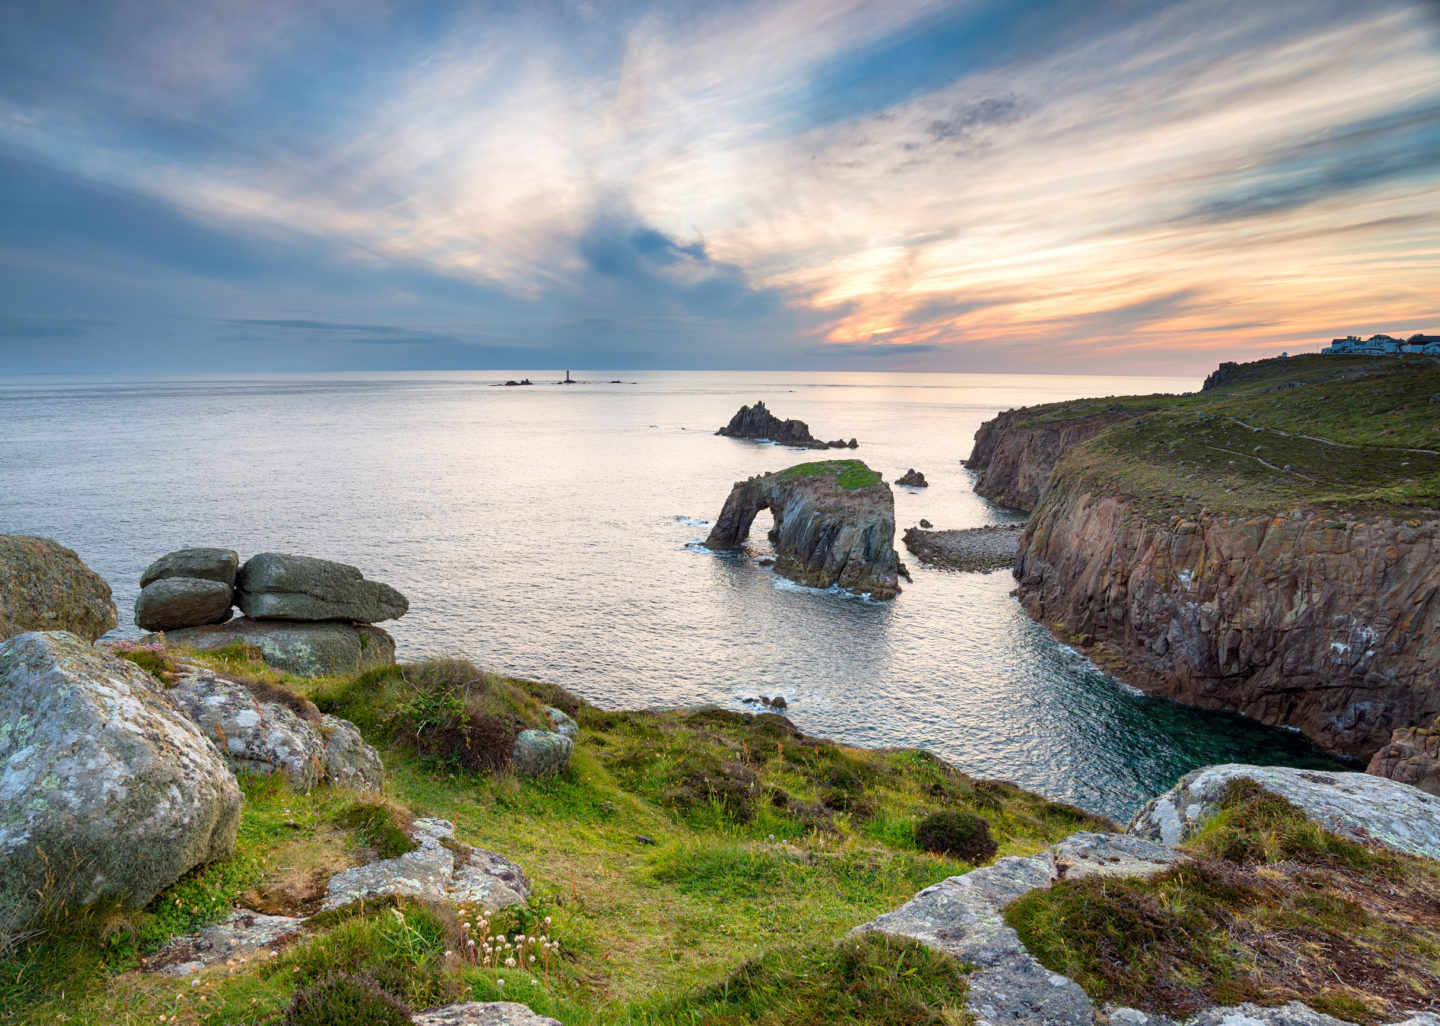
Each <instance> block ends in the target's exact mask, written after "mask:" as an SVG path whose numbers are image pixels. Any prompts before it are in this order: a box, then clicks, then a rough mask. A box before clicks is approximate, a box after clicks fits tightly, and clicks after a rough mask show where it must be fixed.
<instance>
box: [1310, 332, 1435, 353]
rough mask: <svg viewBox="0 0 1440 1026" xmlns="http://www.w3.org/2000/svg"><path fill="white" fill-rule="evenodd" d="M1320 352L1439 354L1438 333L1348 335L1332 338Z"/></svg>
mask: <svg viewBox="0 0 1440 1026" xmlns="http://www.w3.org/2000/svg"><path fill="white" fill-rule="evenodd" d="M1320 352H1322V353H1327V354H1343V355H1346V356H1407V355H1411V356H1413V355H1421V354H1423V355H1426V356H1440V335H1411V336H1410V337H1409V338H1393V337H1391V336H1390V335H1371V336H1370V337H1369V338H1361V337H1360V336H1359V335H1349V336H1347V337H1345V338H1337V339H1335V340H1333V341H1332V342H1331V343H1330V344H1329V345H1328V346H1326V347H1325V348H1324V349H1322V350H1320Z"/></svg>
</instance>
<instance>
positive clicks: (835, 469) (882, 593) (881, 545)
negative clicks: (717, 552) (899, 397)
mask: <svg viewBox="0 0 1440 1026" xmlns="http://www.w3.org/2000/svg"><path fill="white" fill-rule="evenodd" d="M817 468H818V469H817ZM856 468H858V471H857V469H856ZM847 473H849V474H852V475H857V476H858V475H859V474H863V475H865V476H867V477H868V476H869V475H871V473H872V472H871V471H870V469H869V468H868V467H866V466H865V464H863V463H861V462H859V461H858V460H834V461H830V462H828V463H807V464H801V465H800V466H799V467H792V468H790V469H789V470H782V471H777V472H776V473H773V474H765V475H763V476H761V477H752V478H750V479H749V480H748V481H739V482H737V483H736V484H735V487H734V488H732V489H731V491H730V496H729V497H728V498H727V499H726V500H725V507H724V508H723V509H722V510H721V511H720V517H719V519H717V520H716V522H715V526H714V527H713V528H712V529H711V531H710V536H709V537H708V538H706V540H705V547H706V548H710V549H732V548H736V547H738V546H739V545H740V543H741V542H742V541H744V540H745V538H746V536H747V535H749V533H750V525H751V524H752V523H753V522H754V520H755V515H756V514H757V513H759V512H760V510H762V509H769V510H770V512H771V514H772V515H773V516H774V518H775V527H774V529H773V530H771V532H770V540H771V541H772V542H773V543H774V545H775V557H776V563H775V569H776V570H777V571H778V572H779V573H781V574H784V575H785V576H786V577H788V578H790V579H791V580H793V581H798V582H799V583H801V584H806V585H810V586H811V587H816V588H828V587H831V586H835V585H838V586H839V587H841V588H850V589H852V590H854V591H857V592H866V593H868V594H869V595H870V596H871V597H872V598H876V599H891V598H894V597H895V596H896V595H897V594H899V592H900V584H899V563H900V557H899V556H898V555H897V554H896V552H895V497H894V495H892V494H891V492H890V486H889V485H887V484H885V482H884V481H881V480H879V478H878V475H874V477H875V483H873V484H869V485H866V486H864V487H858V488H845V487H842V485H841V479H842V476H843V475H845V474H847Z"/></svg>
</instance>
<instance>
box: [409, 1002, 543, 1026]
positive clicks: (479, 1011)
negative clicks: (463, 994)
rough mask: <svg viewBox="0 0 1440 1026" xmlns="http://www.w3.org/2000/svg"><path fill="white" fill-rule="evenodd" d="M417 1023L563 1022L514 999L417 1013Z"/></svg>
mask: <svg viewBox="0 0 1440 1026" xmlns="http://www.w3.org/2000/svg"><path fill="white" fill-rule="evenodd" d="M415 1026H561V1023H560V1021H559V1020H558V1019H552V1018H550V1017H549V1016H548V1015H540V1014H538V1013H536V1012H532V1011H530V1009H529V1008H528V1007H527V1006H525V1005H521V1004H517V1003H516V1002H514V1001H466V1002H464V1003H463V1004H459V1005H446V1006H445V1007H444V1008H432V1009H430V1010H429V1011H428V1012H417V1013H416V1014H415Z"/></svg>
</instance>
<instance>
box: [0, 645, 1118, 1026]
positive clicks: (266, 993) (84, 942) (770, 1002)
mask: <svg viewBox="0 0 1440 1026" xmlns="http://www.w3.org/2000/svg"><path fill="white" fill-rule="evenodd" d="M197 658H200V659H202V660H203V659H205V658H206V657H205V656H204V655H203V654H201V655H199V656H197ZM220 661H226V662H227V663H228V665H227V667H226V668H227V669H228V670H229V671H231V672H234V673H241V674H244V673H251V674H254V675H257V676H264V673H263V672H262V669H261V668H260V667H259V666H256V665H253V664H252V663H250V662H249V661H247V660H246V659H245V658H244V657H243V656H242V655H241V654H237V653H230V654H225V655H221V656H220V657H218V659H217V660H216V662H217V664H218V663H219V662H220ZM434 677H440V678H443V679H453V675H451V671H448V670H447V671H445V673H441V672H440V671H439V670H437V669H436V668H435V667H433V666H430V665H429V664H419V665H417V666H408V667H403V668H401V669H398V670H394V671H390V672H388V673H386V672H380V671H372V672H371V673H369V674H365V675H361V676H360V677H357V678H334V679H319V680H316V681H301V680H298V679H295V678H292V677H289V676H288V675H284V674H273V675H272V678H271V679H272V682H273V683H275V684H277V685H278V686H283V687H286V688H289V689H291V690H294V691H296V692H297V693H298V694H301V695H303V696H305V697H307V698H308V699H310V700H312V701H314V702H315V703H316V704H317V705H318V706H319V707H320V708H321V709H322V710H324V711H325V712H330V713H335V714H338V715H344V716H347V717H348V718H351V719H354V720H355V721H356V722H357V723H359V724H360V725H361V727H362V730H363V731H364V732H365V734H366V736H367V737H368V738H369V739H370V740H372V742H374V743H376V744H378V745H379V746H381V749H382V754H383V756H384V758H385V762H386V766H387V769H388V775H389V779H388V783H387V788H386V792H385V794H384V795H383V799H384V801H383V803H372V802H370V801H369V800H368V799H364V798H362V797H360V796H357V795H355V794H354V793H351V792H345V791H338V790H331V789H330V788H316V789H315V790H313V791H311V792H309V793H299V792H295V791H293V790H291V789H290V788H289V787H288V786H286V785H285V784H284V781H283V777H281V776H279V775H276V776H273V777H267V778H247V779H246V780H245V781H244V788H245V792H246V803H245V808H244V812H243V816H242V822H241V832H240V840H239V843H238V845H237V849H236V852H235V855H234V856H233V857H232V858H230V859H227V860H224V861H221V862H217V863H213V864H211V865H210V866H208V867H205V868H204V869H203V870H202V871H200V872H198V873H196V874H193V875H192V877H189V878H187V879H186V880H183V881H181V882H180V883H177V884H176V885H175V886H174V887H172V888H171V889H169V890H168V891H166V892H165V893H163V894H161V895H160V896H159V897H157V898H156V899H155V900H154V901H153V902H152V903H151V904H150V906H149V907H148V908H147V909H145V910H143V911H142V912H140V913H138V914H137V913H130V914H129V917H128V918H127V919H125V920H124V922H123V923H122V924H121V925H120V926H119V927H117V926H116V925H115V924H110V931H111V932H110V938H111V939H109V940H108V943H106V944H104V945H103V946H102V943H101V941H100V939H99V938H100V937H101V934H102V932H103V928H104V927H105V925H106V924H104V923H100V922H98V921H97V922H95V923H94V924H92V926H93V928H88V929H83V930H82V929H67V930H61V931H57V932H55V933H52V934H50V935H49V936H46V937H40V938H31V939H30V940H28V941H22V942H21V943H20V944H19V945H18V946H17V947H16V948H15V949H14V950H12V951H10V952H9V953H8V954H5V955H0V1022H4V1023H10V1022H15V1023H37V1024H38V1023H51V1022H58V1021H66V1022H70V1023H76V1024H87V1026H88V1024H97V1026H98V1024H100V1023H105V1024H111V1023H141V1022H145V1023H153V1022H156V1021H158V1017H159V1016H161V1015H165V1016H167V1017H168V1016H178V1018H177V1019H174V1020H171V1019H169V1018H167V1020H166V1021H167V1022H171V1021H173V1022H179V1023H188V1024H198V1023H215V1024H219V1023H245V1024H256V1026H258V1024H261V1023H265V1022H267V1021H270V1020H272V1019H273V1018H274V1017H276V1016H279V1015H281V1014H283V1013H284V1012H285V1010H286V1009H288V1008H289V1007H290V1005H291V1003H292V1001H293V998H294V994H295V992H296V990H297V989H298V988H302V987H305V986H308V985H312V984H315V983H317V982H318V981H319V980H321V979H322V978H324V977H325V976H326V974H328V973H333V972H337V971H339V972H348V973H356V974H363V975H368V976H370V977H373V978H374V979H376V980H377V982H378V984H379V985H380V986H381V987H383V988H384V989H385V990H387V991H389V992H391V993H394V994H395V996H396V997H397V998H399V999H400V1000H402V1001H404V1002H405V1003H407V1004H408V1005H410V1006H411V1007H414V1008H417V1009H418V1008H424V1007H428V1006H430V1005H433V1004H436V1003H440V1002H442V1001H449V1000H456V999H462V998H465V997H468V998H472V999H474V1000H501V999H509V1000H520V1001H523V1002H525V1003H526V1004H529V1005H530V1006H531V1007H532V1008H534V1009H535V1010H536V1011H538V1012H541V1013H542V1014H547V1015H552V1016H554V1017H555V1018H558V1019H560V1020H561V1021H562V1022H564V1023H566V1024H567V1026H592V1024H594V1026H598V1024H646V1026H669V1024H676V1026H678V1024H682V1023H684V1024H696V1023H712V1024H722V1023H730V1022H747V1021H756V1022H764V1023H777V1024H778V1023H800V1022H807V1021H820V1020H826V1019H833V1020H834V1021H836V1022H865V1023H875V1024H883V1023H897V1024H898V1023H902V1022H937V1023H938V1022H960V1021H962V1020H961V1018H960V1014H961V1013H960V1012H959V1008H960V1006H961V1005H962V1004H963V991H964V979H963V975H964V974H963V972H961V967H957V966H955V965H953V964H952V963H950V962H949V961H948V960H941V959H937V958H936V957H934V956H931V955H929V954H928V953H927V952H925V951H923V950H922V949H918V948H915V947H914V946H913V945H908V944H899V943H896V942H891V941H886V940H884V939H882V938H870V939H866V940H864V941H862V942H858V943H852V942H848V941H846V940H845V935H846V934H847V932H848V931H849V930H850V929H851V928H852V927H854V926H855V925H857V924H859V923H862V922H865V921H867V920H869V919H872V918H874V916H876V915H877V914H879V913H881V912H884V911H887V910H889V909H891V908H893V907H895V906H896V905H899V904H901V903H902V902H904V901H906V900H908V899H909V898H910V897H912V896H913V895H914V893H915V892H916V891H917V890H920V889H921V888H923V887H925V886H928V885H929V884H932V883H935V882H937V881H939V880H941V879H944V878H945V877H947V876H952V875H954V874H956V873H961V872H964V871H966V870H967V869H969V868H971V864H970V863H966V862H963V861H960V860H957V859H954V858H949V857H944V856H937V855H932V854H929V853H926V852H923V851H921V850H920V849H919V848H918V847H917V846H916V843H915V836H914V829H915V825H916V823H917V822H918V821H919V820H920V819H922V818H923V817H924V816H926V815H928V814H930V813H933V812H936V811H940V810H942V809H954V810H964V811H969V812H973V813H975V814H977V815H979V816H981V817H983V818H984V819H985V820H986V822H987V823H988V825H989V828H990V831H991V833H992V835H993V836H994V838H995V840H996V842H997V843H998V845H999V854H1002V855H1004V854H1029V853H1033V852H1035V851H1038V850H1040V849H1041V848H1043V847H1044V846H1045V845H1047V844H1049V843H1052V842H1054V841H1055V840H1058V839H1059V838H1061V837H1063V836H1065V835H1067V834H1069V833H1071V832H1073V831H1074V830H1076V829H1096V828H1098V827H1103V826H1104V822H1103V821H1101V820H1098V819H1097V818H1096V817H1093V816H1090V815H1088V814H1085V813H1083V812H1081V811H1079V810H1077V809H1074V808H1072V807H1070V806H1066V805H1062V804H1059V803H1054V802H1049V801H1046V800H1045V799H1043V798H1040V797H1038V796H1036V795H1032V794H1028V793H1027V792H1024V791H1022V790H1020V789H1019V788H1016V787H1013V786H1012V785H1008V784H998V783H988V782H984V781H976V780H973V779H971V778H969V777H967V776H965V775H964V774H962V773H959V772H958V771H956V770H954V769H953V768H951V767H949V766H948V765H946V764H945V763H944V762H942V761H940V760H939V759H936V758H934V757H932V756H929V755H927V754H926V753H924V752H920V751H915V750H879V751H867V750H859V749H851V748H845V747H843V746H840V745H835V744H832V743H829V742H825V741H819V740H816V739H813V738H807V737H804V736H801V735H800V734H799V733H798V732H797V731H796V730H795V729H794V728H793V726H791V725H790V724H789V723H788V721H786V720H784V719H783V718H782V717H779V716H777V715H774V714H760V715H750V714H741V713H734V712H727V711H723V710H715V709H709V710H697V711H692V712H681V711H676V712H609V711H604V710H600V709H597V708H595V707H593V706H590V705H587V704H585V703H583V702H581V701H580V700H578V699H576V698H575V697H574V696H571V695H568V694H566V693H564V692H562V691H560V690H558V689H555V688H554V687H553V686H546V685H538V684H529V683H526V682H521V681H513V680H508V679H504V678H498V677H490V678H487V679H486V682H485V683H486V687H487V689H490V690H487V694H493V695H494V696H495V697H494V699H493V700H494V701H496V702H499V703H501V705H500V706H499V707H498V711H506V710H509V711H511V712H513V713H514V714H515V715H529V716H533V715H536V714H537V710H538V711H539V712H541V713H543V707H542V704H551V705H555V706H557V707H559V708H563V709H566V711H568V712H571V713H572V714H573V715H575V717H576V719H577V720H578V721H579V723H580V727H581V734H580V741H579V746H578V748H577V751H576V754H575V757H574V759H573V761H572V765H571V768H570V770H569V772H568V773H566V774H564V775H562V776H560V777H556V778H551V779H542V780H535V779H521V778H517V777H515V776H512V775H511V774H509V773H505V772H473V771H470V770H466V769H464V768H463V767H461V766H458V765H456V764H454V763H450V762H446V761H445V760H441V759H436V758H433V757H430V756H428V755H426V754H424V753H423V752H422V751H420V750H419V749H418V748H417V746H416V745H415V744H414V743H413V740H412V737H411V736H410V735H407V734H406V732H405V731H404V730H400V729H397V724H398V723H399V722H400V717H399V716H398V715H397V714H396V713H395V711H394V709H395V706H393V705H392V704H391V703H394V702H398V701H400V700H409V699H413V698H414V697H415V696H416V694H419V693H423V694H428V693H429V692H428V690H427V688H426V687H424V686H422V684H421V682H423V681H425V680H430V679H432V678H434ZM489 708H492V709H497V707H489ZM405 715H409V714H408V713H407V714H405ZM357 805H359V806H361V807H362V808H361V811H356V807H357ZM370 805H380V806H382V807H383V809H384V811H383V812H382V811H380V810H378V809H372V808H365V807H366V806H370ZM407 812H408V814H410V815H434V816H441V817H444V818H446V819H450V820H452V821H454V822H455V823H456V826H457V836H458V837H459V838H460V839H461V840H462V841H465V842H467V843H471V844H475V845H477V846H479V847H482V848H488V849H492V850H495V851H498V852H501V853H503V854H505V855H507V856H509V857H511V858H513V859H515V860H516V861H517V862H519V863H520V864H521V866H523V867H524V869H525V871H526V873H527V875H528V876H529V877H530V879H531V881H532V883H533V885H534V894H533V895H532V898H531V901H530V902H529V903H528V904H527V905H525V906H522V907H518V908H515V909H511V910H507V911H506V912H505V913H503V914H501V915H497V916H493V917H490V919H489V920H488V921H487V922H486V925H485V929H486V930H487V931H489V933H490V934H491V935H492V936H493V935H498V934H505V935H507V936H509V937H513V935H514V934H515V933H523V934H526V935H536V934H540V933H544V934H546V936H547V938H550V939H554V940H557V941H558V942H559V943H560V948H559V950H558V951H556V952H554V953H553V957H551V958H550V959H549V963H548V965H546V964H545V963H544V962H537V963H536V967H537V969H539V970H540V971H537V972H533V973H521V972H518V971H516V968H515V967H512V968H510V969H506V968H505V967H504V966H503V965H502V966H501V967H499V968H496V967H494V966H487V965H480V964H477V963H476V962H475V961H472V960H470V959H469V958H467V957H466V955H465V953H466V951H467V950H468V949H467V948H466V947H464V946H463V941H464V937H465V936H466V935H467V931H465V930H464V928H463V924H464V922H467V921H468V922H470V923H471V924H472V930H471V931H469V933H470V934H471V935H473V933H474V931H477V930H479V929H480V923H481V920H479V919H478V918H476V916H475V915H471V914H470V913H471V912H472V911H477V912H478V910H464V909H461V910H459V911H458V912H456V911H454V910H445V909H434V908H429V907H427V906H420V905H415V904H413V903H403V902H395V903H391V905H390V906H387V905H386V904H385V903H374V902H371V903H367V904H366V906H365V909H364V912H363V914H361V913H360V912H359V911H358V910H357V909H353V908H352V909H350V910H340V911H338V912H327V913H323V914H320V915H318V916H316V917H315V918H314V919H312V920H311V921H310V923H309V925H308V929H307V931H306V933H305V934H304V935H303V936H302V938H300V939H298V940H297V941H295V942H294V943H292V944H290V945H289V946H287V947H284V948H283V949H281V950H280V953H279V954H278V955H277V956H276V957H274V958H269V959H260V960H252V961H251V962H250V963H249V964H246V965H236V966H235V967H233V969H234V971H231V970H230V969H229V968H227V967H224V966H221V967H217V968H214V969H211V970H208V971H206V972H205V973H203V974H201V976H200V977H199V980H200V982H199V984H198V985H197V986H194V987H192V986H191V985H190V983H189V981H176V980H175V979H173V978H170V977H167V976H164V975H161V974H158V973H151V972H146V971H143V966H142V965H141V960H142V959H149V958H151V957H153V955H154V953H155V952H156V951H157V950H158V949H159V947H160V946H161V945H162V944H163V943H164V941H165V940H166V939H167V938H168V937H170V936H173V935H176V934H179V933H184V932H187V931H189V930H192V929H194V928H196V927H197V926H198V925H201V924H204V923H208V922H214V921H217V920H219V919H221V918H223V917H224V915H225V914H227V913H228V911H229V910H230V908H231V907H232V906H233V905H234V904H236V903H237V902H240V901H241V900H242V899H243V901H244V902H245V903H246V904H247V905H248V906H249V907H254V906H255V905H256V904H257V903H258V902H259V901H261V900H264V901H269V902H272V903H273V904H272V907H271V908H262V909H261V911H286V910H289V911H304V912H313V911H315V910H316V909H317V908H318V904H319V897H320V896H321V895H323V891H322V892H320V893H317V892H316V891H315V888H316V887H317V886H318V885H323V881H324V879H325V878H326V877H328V875H329V874H330V873H333V872H335V871H337V870H338V869H340V868H344V867H345V866H347V865H351V864H355V863H356V861H357V860H358V859H360V858H363V857H365V855H366V851H365V849H373V848H376V847H379V846H380V844H381V843H383V836H384V835H385V834H388V833H389V828H390V827H394V828H395V829H396V830H398V831H399V832H400V833H401V834H403V832H404V818H405V815H406V813H407ZM387 824H388V825H387ZM642 837H643V838H645V839H647V840H648V841H653V842H654V843H647V840H642V839H641V838H642ZM393 839H394V838H393V837H392V840H393ZM377 842H380V843H377ZM177 902H178V903H177ZM397 912H398V913H400V915H401V916H403V923H402V922H401V920H400V919H397V918H396V915H395V913H397ZM447 917H453V919H452V918H447ZM457 931H458V932H457ZM446 952H449V954H448V955H447V954H446ZM257 962H258V963H259V964H257ZM502 980H503V981H504V982H503V983H501V981H502ZM532 980H533V981H534V982H533V983H532V982H531V981H532ZM201 998H204V1000H203V1001H202V1000H201ZM747 1017H748V1018H747Z"/></svg>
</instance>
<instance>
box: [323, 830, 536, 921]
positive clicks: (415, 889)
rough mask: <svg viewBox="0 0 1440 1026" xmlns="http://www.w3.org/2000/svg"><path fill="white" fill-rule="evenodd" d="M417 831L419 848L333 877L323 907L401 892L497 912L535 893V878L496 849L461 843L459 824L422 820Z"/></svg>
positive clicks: (333, 906)
mask: <svg viewBox="0 0 1440 1026" xmlns="http://www.w3.org/2000/svg"><path fill="white" fill-rule="evenodd" d="M413 830H414V836H413V838H412V840H413V841H414V843H415V844H416V848H415V850H414V851H409V852H406V853H405V854H403V855H397V856H395V857H394V858H390V859H377V860H376V861H374V862H370V863H367V864H365V865H363V866H356V867H355V868H353V869H347V870H345V871H344V872H343V873H337V874H336V875H335V876H333V877H331V879H330V882H329V884H328V885H327V886H326V892H327V893H326V896H325V902H324V905H323V908H324V909H327V910H328V909H334V908H341V907H342V906H345V905H349V904H351V903H353V902H356V901H362V900H364V901H370V900H372V899H374V898H384V897H389V896H391V895H398V896H403V897H409V898H422V899H425V900H427V901H444V902H449V903H450V904H454V905H460V904H474V905H481V906H484V907H485V908H487V909H489V910H490V911H492V912H493V911H498V910H500V909H502V908H509V907H510V906H511V905H522V904H524V903H525V900H526V899H527V898H529V897H530V881H529V880H527V879H526V878H525V873H524V871H523V870H521V868H520V867H519V866H518V865H516V864H515V863H514V862H511V861H510V860H509V859H507V858H506V857H505V856H503V855H497V854H496V853H495V852H493V851H485V850H483V849H481V848H473V847H471V846H470V845H468V844H463V843H461V842H460V841H457V840H456V839H455V824H453V823H450V822H449V821H447V820H443V819H417V820H415V823H414V827H413Z"/></svg>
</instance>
